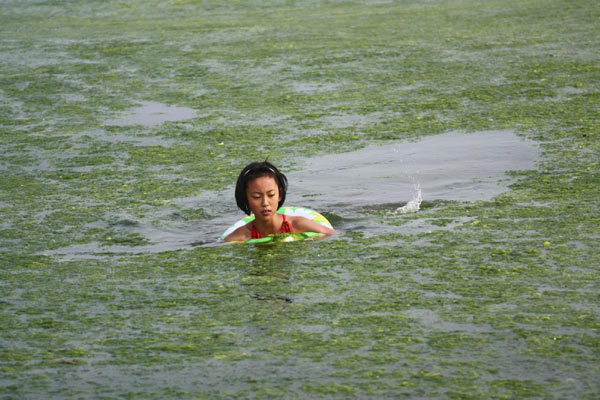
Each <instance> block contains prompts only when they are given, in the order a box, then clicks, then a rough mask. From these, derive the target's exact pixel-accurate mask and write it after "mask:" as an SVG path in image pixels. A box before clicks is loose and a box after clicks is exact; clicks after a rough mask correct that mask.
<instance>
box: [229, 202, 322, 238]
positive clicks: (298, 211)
mask: <svg viewBox="0 0 600 400" xmlns="http://www.w3.org/2000/svg"><path fill="white" fill-rule="evenodd" d="M277 214H283V215H289V216H292V217H304V218H308V219H311V220H313V221H315V222H317V223H319V224H321V225H324V226H326V227H328V228H331V229H333V227H332V226H331V223H330V222H329V221H328V220H327V218H325V217H324V216H322V215H321V214H319V213H318V212H316V211H314V210H311V209H309V208H304V207H281V208H280V209H279V210H277ZM252 221H254V214H252V215H249V216H247V217H246V218H242V219H240V220H239V221H237V222H236V223H235V224H233V225H231V226H230V227H229V228H227V230H225V232H223V234H222V235H221V238H220V239H221V240H225V238H226V237H227V236H229V235H231V234H232V233H233V232H234V231H235V230H236V229H238V228H239V227H241V226H244V225H246V224H249V223H250V222H252ZM320 236H323V234H322V233H317V232H301V233H297V232H292V233H278V234H276V235H269V236H267V237H264V238H260V239H250V240H246V242H245V243H251V244H252V243H271V242H274V243H277V242H295V241H297V240H305V239H311V238H315V237H320Z"/></svg>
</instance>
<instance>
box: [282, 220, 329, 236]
mask: <svg viewBox="0 0 600 400" xmlns="http://www.w3.org/2000/svg"><path fill="white" fill-rule="evenodd" d="M292 226H293V228H294V232H317V233H325V234H327V235H335V234H336V233H337V232H336V231H335V230H333V229H331V228H328V227H326V226H325V225H321V224H319V223H318V222H315V221H313V220H311V219H308V218H304V217H294V219H293V221H292Z"/></svg>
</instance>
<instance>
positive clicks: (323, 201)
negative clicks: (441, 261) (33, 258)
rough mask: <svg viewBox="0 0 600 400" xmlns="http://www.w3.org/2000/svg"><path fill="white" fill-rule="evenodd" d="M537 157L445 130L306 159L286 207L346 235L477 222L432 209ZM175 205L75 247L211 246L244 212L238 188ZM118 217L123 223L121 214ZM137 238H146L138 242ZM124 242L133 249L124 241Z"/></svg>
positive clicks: (529, 148)
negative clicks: (317, 215) (326, 221)
mask: <svg viewBox="0 0 600 400" xmlns="http://www.w3.org/2000/svg"><path fill="white" fill-rule="evenodd" d="M537 154H538V150H537V147H536V146H535V145H534V144H533V143H531V142H529V141H526V140H523V139H522V138H520V137H519V136H517V135H515V134H514V133H512V132H509V131H491V132H479V133H472V134H465V133H448V134H444V135H437V136H433V137H428V138H424V139H422V140H420V141H417V142H401V143H394V144H391V145H387V146H370V147H367V148H365V149H362V150H359V151H356V152H351V153H343V154H334V155H328V156H323V157H317V158H312V159H308V160H306V161H305V162H304V163H303V165H304V166H305V167H304V169H302V170H301V171H295V172H290V173H288V174H287V175H288V179H289V182H290V185H289V190H288V200H287V204H290V205H301V206H305V207H309V208H312V209H315V210H317V211H319V212H322V213H323V214H324V215H325V216H328V217H330V218H331V219H332V221H331V222H332V223H333V224H334V226H335V227H336V229H338V230H339V231H340V232H342V233H343V232H365V233H367V234H368V235H374V234H395V233H403V234H419V233H431V232H433V231H438V230H451V229H455V228H457V227H460V226H463V225H465V224H468V223H472V222H473V221H474V218H473V217H472V216H469V215H468V210H466V211H465V213H464V215H460V216H457V217H451V218H450V217H448V218H434V219H431V218H428V217H427V214H428V213H429V212H432V211H434V210H435V209H436V208H438V207H446V206H449V205H453V204H454V205H459V206H460V204H463V203H464V204H469V203H470V202H474V201H483V200H490V199H491V198H492V197H493V196H496V195H498V194H500V193H502V192H503V191H506V190H507V185H508V184H509V183H510V182H512V181H513V180H512V179H511V178H510V177H508V176H507V175H506V171H508V170H516V169H528V168H533V167H534V166H535V160H536V157H537ZM419 189H420V190H421V192H422V197H423V201H422V202H421V207H420V210H419V211H418V215H416V216H415V215H414V213H407V214H404V215H400V212H399V211H398V210H401V209H402V207H404V206H406V204H407V202H410V201H411V198H414V197H415V196H416V195H417V191H418V190H419ZM172 204H173V206H174V207H177V208H172V207H168V206H167V207H164V208H160V207H159V208H156V209H155V210H154V211H152V212H151V213H150V214H149V215H147V216H146V217H145V218H144V220H143V221H139V220H135V223H131V221H130V225H127V224H128V223H127V222H125V223H120V226H117V228H119V229H120V230H121V231H123V233H124V236H122V238H121V239H115V237H114V236H111V239H110V240H107V243H105V245H104V246H101V247H100V248H97V246H95V245H78V246H77V249H78V250H77V251H76V253H79V254H81V253H82V252H85V251H86V249H89V250H92V253H93V252H95V250H101V251H114V252H118V253H120V252H123V251H131V252H134V253H140V252H161V251H167V250H174V249H180V248H186V247H195V246H204V245H212V244H214V243H215V241H216V239H217V238H218V237H219V236H220V235H221V233H222V232H223V231H224V230H225V229H226V228H227V227H228V226H229V225H230V224H232V223H233V222H235V221H236V220H237V219H240V218H242V217H243V215H242V214H241V213H240V212H239V210H238V209H237V207H236V205H235V203H234V195H233V188H231V189H229V190H228V191H225V192H211V191H208V192H204V193H202V194H201V195H200V196H198V197H190V198H181V199H173V200H172ZM116 220H117V221H121V222H123V219H122V218H120V217H119V216H117V217H116ZM128 220H129V219H128V218H125V221H128ZM112 228H114V226H113V227H112ZM137 237H143V238H145V240H146V241H147V243H144V242H139V243H138V244H137V245H135V243H136V240H135V239H136V238H137ZM117 238H119V236H117ZM111 240H112V242H111ZM119 240H123V241H124V243H127V244H130V245H132V246H129V247H128V248H127V247H125V246H122V243H121V244H120V243H119V242H118V241H119ZM72 250H73V251H75V249H72ZM62 251H64V252H66V253H71V252H72V251H71V250H69V249H62Z"/></svg>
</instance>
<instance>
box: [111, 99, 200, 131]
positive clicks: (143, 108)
mask: <svg viewBox="0 0 600 400" xmlns="http://www.w3.org/2000/svg"><path fill="white" fill-rule="evenodd" d="M196 116H197V112H196V110H194V109H191V108H187V107H176V106H168V105H165V104H162V103H158V102H155V101H143V102H141V105H140V106H139V107H136V108H134V109H133V110H130V111H129V112H127V113H124V114H123V115H121V116H120V117H118V118H116V119H112V120H108V121H107V122H106V124H107V125H118V126H128V125H143V126H147V127H151V126H155V125H160V124H162V123H163V122H178V121H185V120H188V119H192V118H195V117H196Z"/></svg>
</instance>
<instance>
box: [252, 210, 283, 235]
mask: <svg viewBox="0 0 600 400" xmlns="http://www.w3.org/2000/svg"><path fill="white" fill-rule="evenodd" d="M282 224H283V217H282V216H281V215H279V214H273V215H272V216H270V217H269V218H268V219H263V218H260V219H259V218H255V219H254V226H256V229H258V231H259V232H260V234H261V235H262V236H263V237H264V236H268V235H273V234H275V233H281V225H282Z"/></svg>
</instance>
